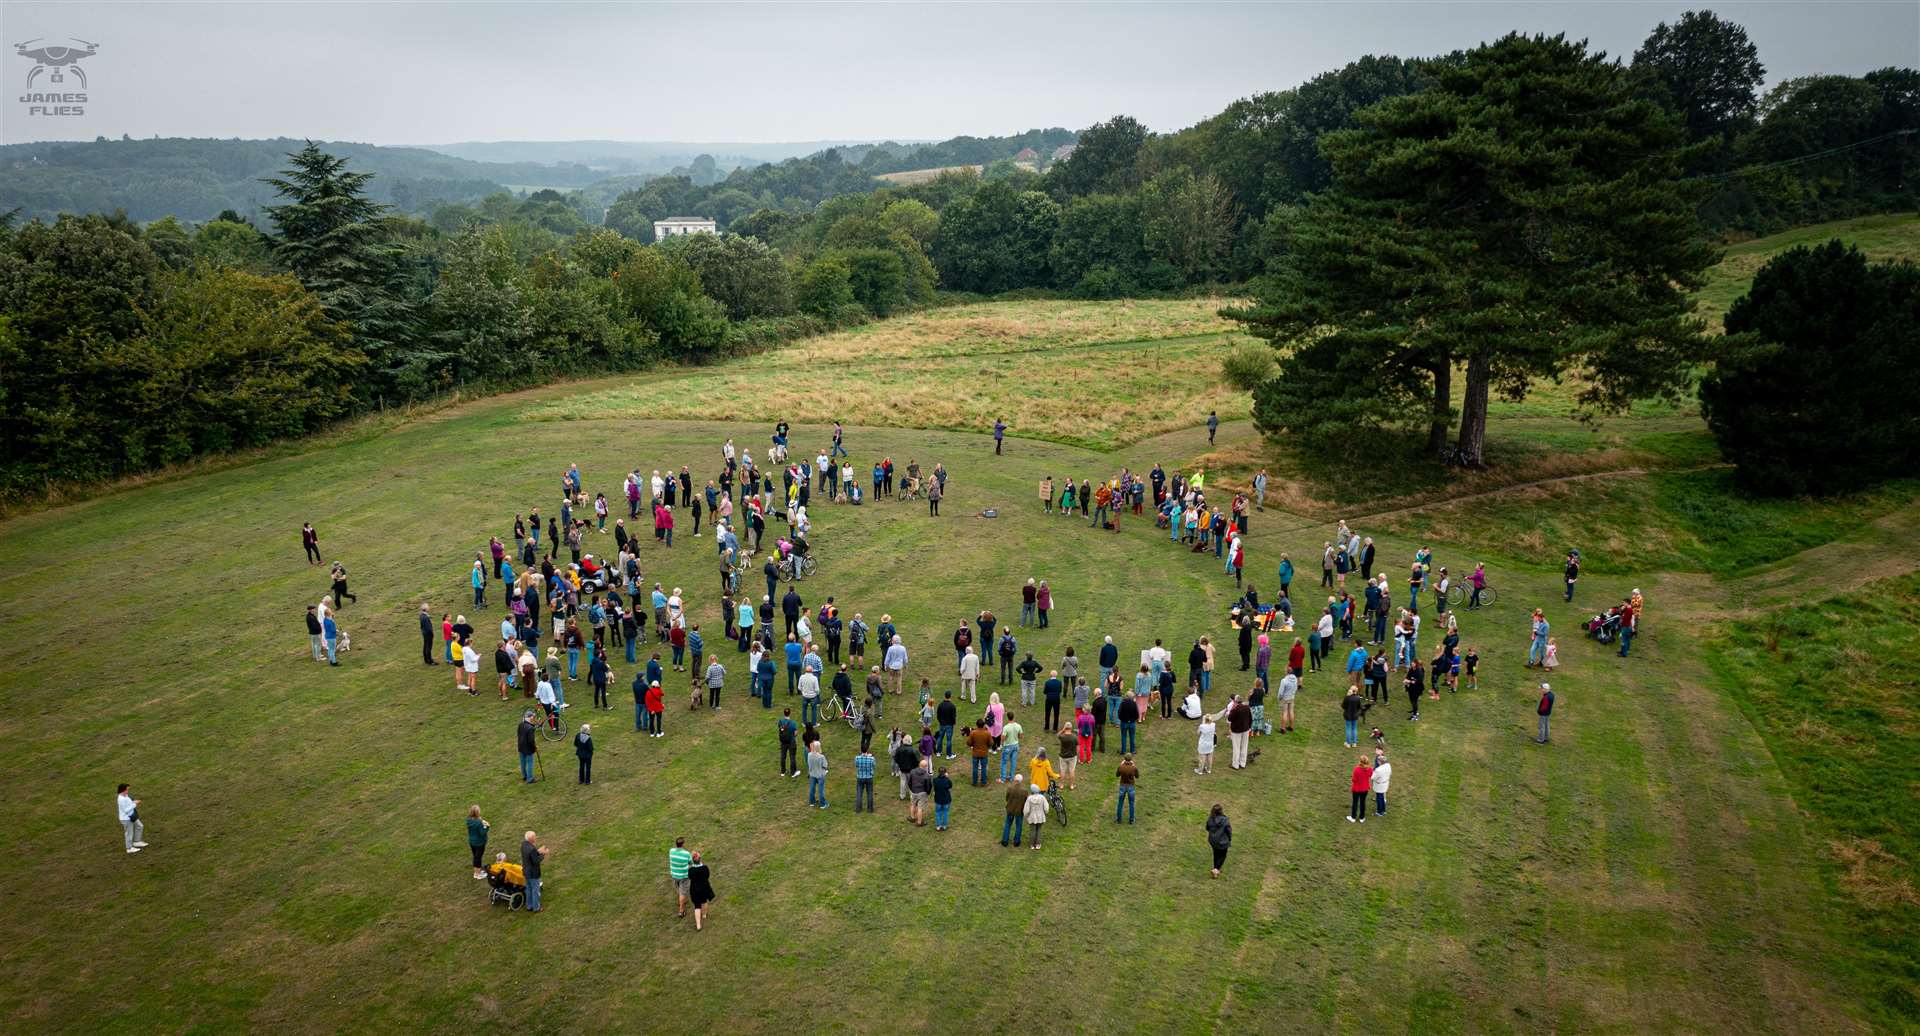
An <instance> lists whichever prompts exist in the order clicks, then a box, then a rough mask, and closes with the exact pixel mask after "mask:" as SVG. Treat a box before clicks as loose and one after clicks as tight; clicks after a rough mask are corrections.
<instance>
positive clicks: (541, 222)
mask: <svg viewBox="0 0 1920 1036" xmlns="http://www.w3.org/2000/svg"><path fill="white" fill-rule="evenodd" d="M1763 76H1764V69H1763V67H1762V65H1761V64H1760V62H1759V59H1758V55H1757V54H1756V53H1755V52H1754V48H1753V47H1752V45H1751V44H1750V43H1749V42H1748V41H1747V39H1746V36H1745V33H1744V32H1743V31H1742V30H1740V29H1739V27H1738V26H1736V25H1732V24H1731V23H1728V22H1725V21H1723V20H1721V19H1719V18H1717V17H1715V16H1713V15H1711V14H1689V15H1687V16H1686V17H1684V18H1682V19H1681V20H1680V21H1679V22H1678V23H1676V24H1674V25H1665V24H1663V25H1661V26H1659V27H1658V28H1657V29H1656V30H1655V31H1654V32H1653V34H1652V35H1651V36H1649V38H1648V39H1647V41H1646V43H1645V44H1644V46H1643V47H1642V48H1641V49H1640V50H1639V51H1638V52H1637V53H1636V54H1635V55H1633V57H1632V59H1631V60H1619V59H1614V58H1611V57H1608V56H1606V55H1601V54H1597V53H1594V52H1591V51H1589V50H1588V49H1587V48H1586V47H1585V45H1584V44H1580V43H1574V42H1570V41H1567V40H1564V39H1560V38H1557V37H1555V38H1543V37H1532V38H1530V37H1519V36H1510V37H1507V38H1504V39H1502V40H1499V41H1495V42H1494V43H1490V44H1487V45H1484V46H1482V47H1479V48H1476V49H1474V50H1473V51H1469V52H1462V53H1455V54H1450V55H1444V56H1440V57H1435V58H1424V59H1405V58H1397V57H1368V58H1363V59H1361V60H1359V61H1356V62H1354V63H1353V64H1351V65H1348V66H1347V67H1345V68H1342V69H1338V70H1335V71H1331V72H1328V73H1326V74H1323V75H1321V76H1318V77H1315V78H1314V79H1312V80H1309V81H1308V82H1306V83H1304V84H1302V85H1301V86H1299V87H1298V88H1296V89H1292V90H1286V91H1280V92H1276V93H1267V94H1260V95H1256V96H1253V97H1249V98H1245V99H1242V100H1238V101H1235V102H1233V103H1232V104H1230V105H1228V106H1227V107H1226V109H1225V110H1223V111H1222V112H1220V113H1219V114H1218V115H1215V116H1213V117H1212V118H1209V119H1207V120H1204V121H1203V122H1201V123H1199V124H1197V125H1195V126H1193V127H1190V128H1188V129H1185V130H1182V131H1179V132H1176V133H1170V134H1154V133H1152V132H1150V131H1148V130H1147V129H1146V127H1144V126H1142V125H1141V124H1140V123H1139V122H1137V121H1136V120H1134V119H1132V118H1130V117H1127V116H1118V117H1115V118H1112V119H1109V120H1107V121H1105V122H1101V123H1099V124H1097V125H1094V126H1090V127H1087V128H1085V129H1083V130H1080V131H1078V132H1077V133H1074V132H1069V131H1066V130H1057V129H1055V130H1035V131H1030V132H1028V133H1026V134H1021V135H1017V136H1014V137H1005V138H956V139H955V140H950V141H946V142H942V143H940V144H934V145H920V146H915V147H903V146H900V145H871V146H861V147H858V148H850V149H845V150H839V149H828V150H826V151H823V152H820V153H818V154H815V155H811V156H808V157H805V158H796V159H790V160H787V161H783V162H778V163H769V164H763V165H757V166H752V167H743V168H739V169H735V170H733V171H731V172H723V171H722V170H720V169H719V168H718V167H717V166H716V165H715V164H714V163H713V161H712V159H711V158H709V157H706V156H702V157H703V158H705V161H701V160H698V159H696V160H695V162H694V163H693V164H692V166H690V167H689V168H687V169H686V170H684V173H685V175H669V176H659V177H635V176H628V177H620V178H615V179H611V180H606V179H603V180H599V181H597V182H593V183H587V182H586V181H589V180H592V179H593V173H592V171H591V170H588V169H586V168H585V167H584V166H581V167H574V168H570V169H566V170H562V171H560V172H559V173H558V174H556V170H555V169H554V167H532V168H525V169H520V168H516V167H501V166H494V165H489V164H487V163H477V162H470V161H466V160H464V159H456V158H449V157H447V156H440V155H434V154H432V153H431V152H418V153H417V155H416V154H415V153H412V152H407V154H408V156H409V157H408V163H409V164H406V165H404V166H403V167H401V168H397V169H395V168H391V167H387V166H383V165H382V164H381V163H383V162H390V161H392V159H391V155H390V153H391V152H393V151H394V150H395V149H363V150H356V147H355V146H352V145H326V146H321V145H316V144H311V143H309V144H305V145H296V144H295V143H294V142H289V141H257V142H195V141H150V142H130V141H121V142H112V141H103V142H97V143H95V144H90V145H23V146H21V147H27V148H39V149H43V150H42V151H41V152H37V153H36V155H37V157H34V156H27V157H34V161H31V162H25V165H26V168H25V171H24V172H23V161H25V159H24V158H23V157H22V156H23V155H24V153H22V152H18V151H15V150H14V149H5V150H4V151H0V157H4V158H6V159H7V160H8V161H9V163H10V168H9V169H7V170H6V171H5V173H4V175H3V176H0V199H5V200H6V204H8V205H20V206H22V207H23V208H25V209H27V210H28V211H31V212H40V211H47V210H50V209H58V210H62V211H63V212H64V213H65V214H62V215H60V216H58V217H57V218H54V219H50V220H49V219H40V218H33V219H26V220H22V219H20V218H19V213H18V211H16V213H15V214H14V216H12V217H9V219H8V221H7V223H6V224H5V226H4V228H0V404H3V405H0V441H3V442H4V444H5V447H6V450H5V453H6V458H5V460H4V461H0V491H4V492H5V493H8V494H21V493H30V492H34V491H37V490H39V489H41V488H43V487H45V486H46V485H48V484H50V483H52V482H56V481H60V480H76V479H77V480H97V479H104V478H111V477H114V476H118V475H122V474H127V473H132V472H138V471H142V470H147V469H150V468H153V467H156V466H160V465H165V464H169V463H175V462H179V461H182V460H186V459H189V458H192V457H195V456H198V455H201V454H204V453H208V452H214V451H223V450H229V449H234V448H240V447H246V446H253V445H258V444H262V443H266V442H270V441H272V440H274V439H277V438H281V437H285V436H290V435H297V434H300V433H303V432H307V431H311V430H313V429H315V428H317V427H319V426H321V425H323V424H325V423H326V422H328V421H331V420H334V419H337V418H339V417H342V416H346V415H350V414H353V413H355V412H359V411H364V410H367V409H371V408H377V407H383V406H391V405H394V404H398V403H403V402H407V401H413V400H420V399H424V398H428V397H431V396H434V395H436V394H439V393H442V392H445V391H447V390H450V389H454V388H461V387H465V388H469V389H473V388H491V387H498V386H505V385H515V384H527V383H532V382H537V381H540V380H543V379H550V378H552V377H555V376H559V375H562V374H568V373H575V372H592V371H613V370H632V369H639V368H643V367H645V366H648V365H651V364H657V363H665V362H677V363H702V362H708V361H710V360H712V359H714V358H717V357H720V356H724V355H728V354H731V353H736V352H739V351H743V350H750V349H755V348H761V347H765V346H768V345H771V344H775V343H778V342H780V341H783V340H786V339H789V338H792V337H795V336H798V335H804V334H810V333H816V332H819V331H822V330H826V329H829V328H832V327H837V326H845V325H847V324H851V323H857V322H859V321H863V320H867V319H870V318H874V317H885V316H888V315H890V314H893V313H895V312H898V311H900V310H903V309H906V308H910V307H916V306H925V305H929V304H933V303H934V302H936V301H937V300H938V299H939V298H941V297H943V296H944V295H947V294H952V293H964V294H967V295H998V294H1004V293H1008V292H1059V293H1070V294H1073V295H1076V296H1080V297H1088V298H1106V297H1118V296H1126V295H1135V294H1142V293H1156V292H1173V291H1181V290H1187V289H1192V288H1197V287H1202V286H1219V285H1223V284H1233V285H1242V286H1244V287H1243V289H1242V290H1244V291H1245V292H1246V294H1247V296H1248V297H1249V298H1251V299H1252V300H1253V301H1252V302H1251V304H1249V305H1248V306H1246V307H1244V308H1243V309H1240V310H1238V311H1236V313H1235V314H1234V315H1236V316H1239V317H1240V318H1242V319H1244V320H1245V321H1246V322H1247V326H1248V328H1249V330H1251V331H1252V332H1253V333H1255V334H1256V335H1259V336H1261V337H1264V338H1267V339H1269V340H1271V341H1272V342H1273V344H1274V345H1275V346H1276V353H1275V355H1276V356H1277V357H1278V364H1277V366H1274V365H1273V364H1271V363H1265V364H1262V365H1260V366H1259V367H1258V368H1255V369H1254V370H1253V371H1252V372H1251V373H1249V374H1247V375H1246V383H1247V386H1248V388H1249V390H1250V391H1252V392H1254V395H1255V400H1256V405H1255V416H1256V420H1257V421H1258V422H1259V424H1260V425H1261V427H1262V428H1264V429H1266V430H1267V431H1269V432H1271V433H1274V434H1281V433H1287V434H1302V435H1307V436H1313V435H1326V434H1341V433H1343V432H1347V431H1351V430H1355V429H1360V430H1367V429H1373V430H1382V431H1388V432H1401V433H1406V434H1410V435H1415V436H1419V435H1424V436H1425V437H1426V438H1427V441H1428V443H1429V445H1430V446H1434V447H1438V446H1440V445H1441V444H1444V443H1446V442H1447V441H1448V440H1449V438H1450V437H1451V427H1450V426H1451V422H1453V421H1454V420H1456V419H1457V420H1458V421H1459V430H1458V435H1457V438H1455V440H1454V441H1455V443H1456V446H1455V447H1454V456H1455V458H1456V459H1458V460H1460V461H1461V462H1464V463H1468V464H1478V463H1480V462H1481V454H1480V444H1481V440H1482V433H1483V431H1484V422H1485V414H1486V403H1487V400H1488V398H1489V397H1490V396H1493V395H1508V396H1518V395H1523V394H1524V393H1525V392H1526V390H1527V386H1528V385H1529V384H1530V383H1531V382H1532V381H1533V380H1534V379H1537V378H1541V377H1556V376H1562V375H1568V374H1575V375H1579V376H1581V377H1582V380H1583V382H1584V383H1585V384H1588V385H1589V386H1591V388H1590V391H1589V393H1588V395H1587V397H1586V398H1585V399H1584V400H1583V403H1584V405H1586V406H1588V407H1590V408H1591V409H1594V410H1596V411H1601V410H1606V409H1610V408H1617V407H1620V406H1624V405H1626V404H1627V403H1629V402H1630V401H1632V400H1633V399H1637V398H1645V397H1647V396H1659V395H1674V394H1678V393H1680V392H1682V391H1685V390H1687V389H1688V387H1689V386H1690V384H1691V379H1692V378H1693V377H1694V375H1695V373H1696V372H1697V371H1698V370H1699V369H1700V367H1701V365H1702V364H1706V363H1710V362H1711V361H1712V359H1713V349H1714V346H1713V345H1712V343H1711V342H1710V341H1709V340H1708V339H1706V338H1705V336H1704V335H1703V334H1701V328H1700V327H1699V326H1698V323H1697V321H1694V320H1693V319H1692V318H1691V317H1690V315H1689V303H1688V302H1687V299H1686V289H1687V288H1688V287H1689V286H1690V285H1692V284H1695V283H1697V281H1698V278H1699V276H1700V274H1701V272H1702V271H1703V270H1704V269H1705V268H1706V267H1707V266H1708V265H1710V264H1711V263H1712V261H1713V260H1714V258H1715V257H1716V252H1715V249H1714V248H1713V247H1712V245H1711V242H1712V241H1713V240H1714V238H1715V237H1717V236H1721V235H1725V234H1727V233H1730V232H1735V233H1750V232H1762V231H1770V230H1774V229H1779V228H1781V227H1784V226H1789V225H1794V224H1799V223H1805V222H1812V221H1818V220H1824V219H1830V218H1836V217H1840V216H1845V215H1851V214H1857V213H1861V212H1869V211H1885V210H1890V209H1896V208H1911V207H1913V206H1914V204H1915V200H1916V189H1915V186H1914V184H1913V182H1912V181H1910V180H1909V179H1907V177H1908V175H1909V167H1911V166H1915V164H1916V159H1920V136H1916V135H1914V134H1912V133H1911V132H1906V133H1903V132H1902V131H1910V130H1911V129H1912V128H1914V127H1916V126H1920V72H1916V71H1914V70H1911V69H1884V70H1881V71H1877V72H1873V73H1870V74H1868V75H1866V76H1863V77H1858V78H1854V77H1847V76H1815V77H1809V78H1804V79H1796V80H1791V81H1788V82H1784V83H1781V84H1779V85H1778V86H1776V87H1775V88H1773V89H1772V90H1770V91H1768V92H1767V93H1766V94H1765V95H1764V96H1763V95H1762V94H1761V93H1760V92H1759V87H1760V84H1761V83H1762V82H1763ZM1490 141H1491V142H1497V143H1490ZM205 143H218V144H222V145H223V149H222V150H220V151H218V152H210V151H208V150H206V149H204V148H200V147H196V146H195V145H200V144H205ZM1065 143H1073V144H1075V148H1074V149H1073V151H1072V153H1071V155H1070V157H1067V158H1065V159H1064V160H1062V161H1058V162H1049V161H1048V160H1047V159H1048V157H1049V156H1050V155H1051V154H1052V152H1053V150H1054V149H1055V148H1057V147H1059V146H1060V145H1062V144H1065ZM234 144H245V145H247V146H248V148H251V149H253V150H245V149H242V150H240V151H236V150H234V148H233V147H231V146H228V145H234ZM130 148H139V149H141V150H142V151H144V152H145V155H144V156H143V157H140V158H139V160H138V161H133V160H132V159H130V158H129V156H130V155H132V154H133V152H132V151H129V150H128V149H130ZM1023 148H1032V149H1033V151H1034V152H1036V153H1037V154H1038V155H1039V156H1040V161H1039V162H1038V163H1037V167H1038V168H1037V170H1036V169H1029V168H1025V167H1023V166H1017V165H1015V163H1014V162H1013V161H1012V159H1013V157H1014V156H1015V155H1016V154H1017V153H1018V152H1019V151H1020V150H1021V149H1023ZM259 149H265V151H267V152H269V153H270V155H271V164H270V165H268V166H267V168H266V170H265V171H263V170H262V168H261V166H262V161H263V156H262V155H260V154H255V153H253V152H254V150H259ZM370 152H378V153H379V155H378V156H375V155H372V154H370ZM215 154H218V155H223V156H226V158H225V159H223V160H222V161H219V162H214V161H212V160H211V158H212V156H214V155H215ZM236 156H237V157H236ZM55 158H57V159H58V162H57V163H55V162H53V161H52V160H53V159H55ZM88 163H95V164H96V165H97V168H98V170H99V171H98V173H97V175H95V176H94V178H93V179H91V180H90V179H88V177H87V176H84V175H63V176H60V177H51V178H50V177H45V176H41V175H40V174H41V173H43V172H45V171H46V170H45V169H42V168H40V167H41V166H46V167H47V168H55V167H62V168H64V167H67V166H71V167H75V168H79V169H85V168H87V166H88ZM954 165H979V166H983V167H984V168H983V169H982V170H981V171H980V172H978V173H974V172H970V171H969V172H950V173H945V174H942V175H940V176H937V177H935V178H933V179H930V180H926V181H923V182H918V183H914V184H911V185H889V184H886V183H885V182H884V181H879V180H876V179H875V176H876V174H879V173H883V172H890V171H898V170H905V169H917V168H943V167H947V166H954ZM503 169H509V170H512V171H511V172H509V173H505V174H503V173H501V170H503ZM474 170H492V172H491V173H490V174H489V175H494V176H501V175H512V176H522V175H524V176H525V177H526V179H528V180H536V178H537V179H540V180H546V181H551V180H552V179H553V178H554V176H555V175H562V176H575V177H578V179H579V180H580V181H581V182H582V189H580V190H567V191H560V190H552V189H545V190H539V191H534V192H531V193H520V194H516V193H512V192H508V191H506V190H502V189H499V186H498V184H497V183H495V182H494V181H493V180H491V179H487V178H486V177H480V176H474V175H471V174H472V173H473V171H474ZM69 171H70V172H71V170H69ZM130 171H131V172H130ZM536 174H537V177H536ZM56 181H57V182H56ZM130 184H139V185H140V186H138V187H130V186H129V185H130ZM129 190H132V191H134V192H135V193H134V194H131V195H130V194H128V193H127V192H128V191H129ZM35 191H41V192H43V193H39V194H36V193H34V192H35ZM58 191H66V192H67V193H66V194H58V193H57V192H58ZM141 191H148V192H151V193H150V196H149V195H148V194H140V193H138V192H141ZM89 192H92V193H89ZM114 192H119V193H118V194H115V193H114ZM169 192H171V193H169ZM182 192H191V193H182ZM616 192H617V193H616ZM107 196H116V197H121V198H130V197H139V198H141V199H142V200H141V201H139V202H138V203H137V204H132V205H128V204H126V203H125V202H122V203H121V204H118V205H114V206H107V205H96V204H93V203H92V199H95V198H98V197H107ZM169 196H171V197H175V198H181V197H191V198H192V199H193V202H192V204H190V205H188V204H182V205H181V206H180V208H181V210H182V211H184V212H186V213H188V214H189V215H187V216H186V217H185V218H175V217H174V216H171V215H169V216H167V217H166V218H145V217H149V216H152V215H153V214H154V213H153V210H152V208H151V207H150V199H151V198H162V197H169ZM215 205H218V206H219V210H217V214H214V215H212V218H207V217H206V216H205V215H192V214H193V213H207V212H208V211H209V209H210V208H211V207H213V206H215ZM89 209H106V210H108V211H106V212H94V213H92V214H86V215H81V214H75V213H78V212H86V211H87V210H89ZM120 209H126V210H127V211H118V210H120ZM128 212H132V213H134V215H132V216H130V215H128ZM688 215H699V216H710V217H712V218H714V219H715V220H717V221H718V222H719V223H720V224H721V226H722V228H723V230H724V231H725V232H724V233H723V234H721V235H717V236H694V237H689V238H678V239H674V240H672V241H668V242H663V243H659V244H655V243H653V242H652V222H653V220H655V219H659V218H663V217H666V216H688ZM1269 367H1270V368H1271V369H1267V368H1269ZM1456 372H1463V373H1464V384H1463V385H1462V386H1461V389H1460V391H1459V392H1457V393H1456V392H1455V390H1454V386H1453V381H1454V380H1455V378H1456ZM56 447H57V449H56Z"/></svg>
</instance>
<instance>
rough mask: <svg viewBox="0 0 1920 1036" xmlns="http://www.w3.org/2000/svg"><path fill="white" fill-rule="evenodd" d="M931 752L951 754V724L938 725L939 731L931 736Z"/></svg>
mask: <svg viewBox="0 0 1920 1036" xmlns="http://www.w3.org/2000/svg"><path fill="white" fill-rule="evenodd" d="M933 750H934V751H936V752H945V753H946V754H948V755H952V754H953V724H951V723H942V724H940V729H939V731H938V732H936V733H935V734H934V735H933Z"/></svg>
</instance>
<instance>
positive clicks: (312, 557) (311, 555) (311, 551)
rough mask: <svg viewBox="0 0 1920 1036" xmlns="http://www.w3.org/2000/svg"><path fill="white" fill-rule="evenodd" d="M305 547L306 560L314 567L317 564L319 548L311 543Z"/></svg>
mask: <svg viewBox="0 0 1920 1036" xmlns="http://www.w3.org/2000/svg"><path fill="white" fill-rule="evenodd" d="M306 547H307V560H308V561H311V562H313V563H314V564H316V565H317V564H319V563H320V548H319V547H318V546H317V545H315V544H312V543H309V544H307V545H306Z"/></svg>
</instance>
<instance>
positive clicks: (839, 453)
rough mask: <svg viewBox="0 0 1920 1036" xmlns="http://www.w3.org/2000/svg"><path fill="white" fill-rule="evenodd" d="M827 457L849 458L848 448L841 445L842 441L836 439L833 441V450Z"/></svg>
mask: <svg viewBox="0 0 1920 1036" xmlns="http://www.w3.org/2000/svg"><path fill="white" fill-rule="evenodd" d="M827 456H828V457H845V456H847V448H846V447H845V446H842V445H840V440H838V439H835V440H833V449H832V451H830V452H829V453H828V454H827Z"/></svg>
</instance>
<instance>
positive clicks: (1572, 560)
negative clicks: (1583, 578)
mask: <svg viewBox="0 0 1920 1036" xmlns="http://www.w3.org/2000/svg"><path fill="white" fill-rule="evenodd" d="M1566 577H1567V601H1568V602H1569V603H1571V602H1572V601H1573V584H1575V583H1577V582H1579V581H1580V552H1579V551H1577V550H1570V551H1568V552H1567V572H1566Z"/></svg>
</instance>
